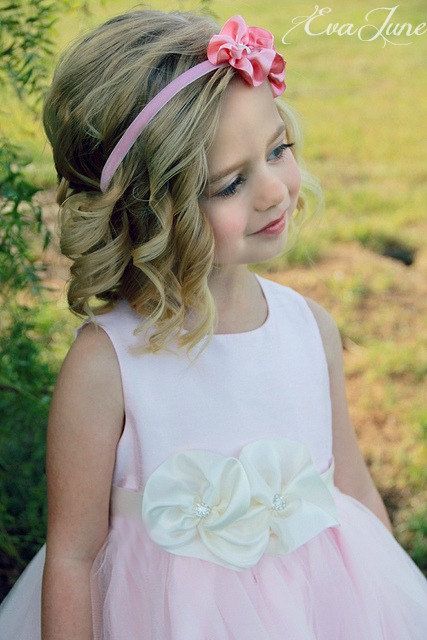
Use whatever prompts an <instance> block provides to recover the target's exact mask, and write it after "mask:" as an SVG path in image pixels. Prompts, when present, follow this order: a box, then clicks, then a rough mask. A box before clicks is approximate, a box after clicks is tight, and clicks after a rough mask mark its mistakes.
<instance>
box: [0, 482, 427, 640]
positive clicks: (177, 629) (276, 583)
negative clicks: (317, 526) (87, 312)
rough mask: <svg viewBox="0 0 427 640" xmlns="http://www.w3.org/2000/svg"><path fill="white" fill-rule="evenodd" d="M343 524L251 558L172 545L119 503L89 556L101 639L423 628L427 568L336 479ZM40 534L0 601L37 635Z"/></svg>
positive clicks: (24, 633)
mask: <svg viewBox="0 0 427 640" xmlns="http://www.w3.org/2000/svg"><path fill="white" fill-rule="evenodd" d="M333 491H334V499H335V501H336V505H337V508H338V513H339V518H340V522H341V526H340V527H331V528H328V529H325V530H324V531H322V532H321V533H320V534H319V535H317V536H316V537H315V538H313V539H312V540H310V541H308V542H307V543H305V544H304V545H302V546H300V547H299V548H297V549H295V550H294V551H293V552H291V553H289V554H287V555H284V556H269V555H264V556H262V558H261V560H260V561H259V562H258V563H257V564H256V565H255V566H254V567H252V568H250V569H246V570H244V571H233V570H231V569H227V568H225V567H222V566H220V565H217V564H214V563H211V562H208V561H206V560H201V559H199V558H191V557H184V556H177V555H174V554H170V553H168V552H167V551H165V550H164V549H162V548H161V547H159V546H157V545H156V544H155V543H154V542H152V540H151V539H150V538H149V537H148V536H147V534H146V531H145V529H144V527H143V525H142V524H141V523H138V522H136V521H135V520H134V519H130V518H126V517H125V516H123V515H116V516H115V517H114V519H113V521H112V526H111V528H110V531H109V534H108V536H107V538H106V539H105V541H104V544H103V546H102V547H101V549H100V550H99V552H98V555H97V557H96V559H95V561H94V563H93V566H92V571H91V594H92V607H93V622H94V640H184V639H185V640H285V639H286V640H341V639H343V638H345V640H361V639H362V638H363V640H425V638H427V580H426V578H425V577H424V575H423V574H422V572H421V571H420V570H419V568H418V567H417V566H416V564H415V563H414V562H413V561H412V559H411V558H410V556H409V555H408V554H407V553H406V552H405V550H404V549H403V548H402V547H401V546H400V544H399V543H398V542H397V540H396V539H395V538H394V537H393V536H392V534H391V533H390V532H389V531H388V529H387V528H386V527H385V526H384V525H383V523H382V522H381V521H380V520H379V519H378V518H377V517H376V516H375V515H374V514H373V513H372V512H371V511H370V510H369V509H367V508H366V507H365V506H364V505H363V504H361V503H360V502H358V501H357V500H355V499H354V498H352V497H351V496H349V495H347V494H344V493H342V492H341V491H339V490H338V489H337V488H334V490H333ZM44 551H45V547H44V546H43V547H42V548H41V549H40V551H39V553H38V554H37V555H36V556H35V557H34V558H33V560H32V562H31V563H30V564H29V565H28V567H27V568H26V570H25V571H24V573H23V574H22V575H21V577H20V579H19V580H18V582H17V583H16V585H15V587H14V588H13V589H12V591H11V592H10V594H9V595H8V596H7V598H6V600H5V601H4V603H3V604H2V606H1V608H0V629H1V631H0V639H1V640H6V639H7V640H18V639H19V640H40V608H39V606H40V592H41V576H42V571H43V563H44Z"/></svg>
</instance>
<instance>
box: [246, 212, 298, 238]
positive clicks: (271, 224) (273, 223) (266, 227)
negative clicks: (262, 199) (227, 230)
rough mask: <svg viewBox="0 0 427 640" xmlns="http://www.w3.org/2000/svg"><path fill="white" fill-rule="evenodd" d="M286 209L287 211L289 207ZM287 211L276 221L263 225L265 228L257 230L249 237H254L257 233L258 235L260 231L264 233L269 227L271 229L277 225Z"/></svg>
mask: <svg viewBox="0 0 427 640" xmlns="http://www.w3.org/2000/svg"><path fill="white" fill-rule="evenodd" d="M288 209H289V207H288ZM288 209H285V210H284V212H283V213H282V215H281V216H280V217H279V218H277V219H276V220H273V221H272V222H270V223H269V224H267V225H265V227H262V229H258V231H254V232H253V233H251V234H249V235H251V236H255V235H256V234H257V233H260V232H261V231H264V230H265V229H268V228H269V227H273V226H274V225H275V224H277V223H278V222H280V221H281V220H283V218H284V217H285V216H286V213H287V211H288Z"/></svg>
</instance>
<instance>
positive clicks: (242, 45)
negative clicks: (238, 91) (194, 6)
mask: <svg viewBox="0 0 427 640" xmlns="http://www.w3.org/2000/svg"><path fill="white" fill-rule="evenodd" d="M273 42H274V36H273V34H272V33H271V32H270V31H267V30H266V29H262V28H261V27H248V26H247V25H246V22H245V20H244V19H243V18H242V16H240V15H237V16H233V17H232V18H229V19H228V20H227V22H226V23H225V24H224V26H223V27H222V29H221V31H220V32H219V33H218V34H215V35H213V36H212V37H211V39H210V40H209V44H208V48H207V57H208V60H209V61H210V62H211V63H212V64H221V63H223V62H228V63H229V64H230V65H231V66H232V67H234V68H235V69H237V70H238V71H239V73H240V75H241V76H242V77H243V79H244V80H245V81H246V82H247V83H248V84H252V85H253V86H255V87H256V86H258V85H260V84H262V82H263V81H264V80H265V79H266V78H268V80H269V82H270V85H271V88H272V90H273V93H274V95H275V96H279V95H281V94H282V93H283V91H284V90H285V89H286V84H285V82H284V77H285V67H286V61H285V60H284V59H283V57H282V56H281V55H280V54H279V53H277V51H276V50H275V49H274V47H273Z"/></svg>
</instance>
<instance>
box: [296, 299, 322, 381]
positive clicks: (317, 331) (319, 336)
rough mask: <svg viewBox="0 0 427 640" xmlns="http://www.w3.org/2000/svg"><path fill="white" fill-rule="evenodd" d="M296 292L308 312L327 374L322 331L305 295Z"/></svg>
mask: <svg viewBox="0 0 427 640" xmlns="http://www.w3.org/2000/svg"><path fill="white" fill-rule="evenodd" d="M296 293H298V295H299V296H300V298H301V301H302V303H303V305H304V306H305V308H306V309H307V313H308V315H309V317H310V318H311V320H310V322H311V324H312V325H313V326H314V331H315V334H316V336H317V340H318V341H320V346H321V351H322V354H323V360H324V363H325V365H326V369H327V370H328V374H329V365H328V356H327V353H326V348H325V343H324V342H323V336H322V332H321V331H320V327H319V323H318V321H317V318H316V315H315V313H314V312H313V309H312V308H311V307H310V305H309V304H308V302H307V300H306V299H305V297H304V296H303V295H302V293H299V292H296Z"/></svg>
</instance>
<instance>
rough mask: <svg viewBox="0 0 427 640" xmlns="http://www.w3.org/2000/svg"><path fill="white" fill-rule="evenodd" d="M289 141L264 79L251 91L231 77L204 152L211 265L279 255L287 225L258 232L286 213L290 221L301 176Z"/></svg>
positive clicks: (201, 203)
mask: <svg viewBox="0 0 427 640" xmlns="http://www.w3.org/2000/svg"><path fill="white" fill-rule="evenodd" d="M279 128H280V130H279ZM290 142H294V141H293V140H287V139H286V134H285V132H284V123H283V120H282V119H281V117H280V115H279V113H278V111H277V108H276V105H275V102H274V97H273V94H272V92H271V88H270V84H269V82H268V80H265V81H264V82H263V83H262V84H261V85H259V86H258V87H253V86H251V85H247V84H246V83H245V82H244V81H243V80H242V79H241V78H238V77H236V78H233V80H232V81H231V82H230V84H229V85H228V87H227V91H226V95H225V98H224V102H223V104H222V108H221V115H220V123H219V128H218V131H217V135H216V138H215V140H214V144H213V146H212V147H211V149H210V150H209V153H208V158H207V159H208V169H209V185H208V187H207V189H206V191H205V193H204V194H202V196H201V197H200V200H199V206H200V209H201V210H202V211H203V212H204V213H205V215H206V216H207V218H208V220H209V222H210V224H211V227H212V232H213V234H214V238H215V263H217V264H224V265H225V264H227V265H231V264H248V263H254V262H262V261H264V260H269V259H271V258H273V257H274V256H276V255H277V254H278V253H280V252H281V251H282V250H283V246H284V242H285V236H286V232H287V226H288V222H287V223H286V227H285V229H284V230H283V231H282V232H281V233H279V234H278V235H267V234H256V232H257V231H259V229H261V228H262V227H265V226H266V225H267V224H269V223H270V222H272V221H273V220H277V218H280V217H281V216H282V214H283V212H284V211H285V210H287V211H286V220H287V221H288V220H289V217H290V216H291V214H292V212H293V211H294V209H295V207H296V203H297V199H298V193H299V189H300V185H301V174H300V170H299V167H298V164H297V162H296V160H295V158H294V156H293V154H292V151H291V149H290V148H286V147H285V146H284V145H285V144H288V143H290ZM233 167H234V168H233ZM219 174H221V175H222V177H218V175H219ZM255 234H256V235H255Z"/></svg>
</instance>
